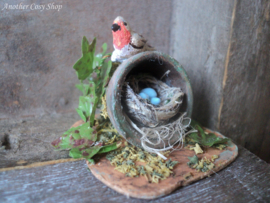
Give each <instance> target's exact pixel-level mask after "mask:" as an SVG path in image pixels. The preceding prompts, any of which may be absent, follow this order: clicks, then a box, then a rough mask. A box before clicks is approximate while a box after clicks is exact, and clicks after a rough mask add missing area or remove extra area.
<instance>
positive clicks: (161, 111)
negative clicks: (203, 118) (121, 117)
mask: <svg viewBox="0 0 270 203" xmlns="http://www.w3.org/2000/svg"><path fill="white" fill-rule="evenodd" d="M145 87H147V88H145ZM139 93H140V94H139ZM141 93H146V94H147V95H148V96H149V97H151V100H150V102H148V101H149V100H148V99H146V98H143V97H141V96H140V95H141ZM143 96H144V95H143ZM157 96H158V97H159V98H157ZM183 96H184V93H183V92H182V90H181V88H180V87H170V86H168V85H167V84H166V83H164V82H162V81H161V80H158V79H156V78H155V77H153V76H151V75H148V74H142V75H131V76H130V77H129V78H128V79H127V81H126V93H124V97H125V99H126V105H127V109H128V115H129V117H130V118H131V119H132V120H133V121H135V122H136V124H137V125H138V126H143V127H157V126H158V125H164V124H166V123H168V122H169V119H170V118H172V117H173V116H175V115H176V114H177V113H178V112H179V109H180V107H181V104H182V101H183Z"/></svg>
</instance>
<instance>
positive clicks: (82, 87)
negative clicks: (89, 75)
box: [75, 83, 90, 96]
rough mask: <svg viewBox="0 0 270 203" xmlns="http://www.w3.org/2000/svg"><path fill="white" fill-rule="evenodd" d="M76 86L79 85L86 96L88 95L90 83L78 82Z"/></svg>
mask: <svg viewBox="0 0 270 203" xmlns="http://www.w3.org/2000/svg"><path fill="white" fill-rule="evenodd" d="M75 87H77V88H78V89H79V90H80V91H81V92H82V93H83V95H84V96H86V95H87V94H88V93H89V89H90V87H89V84H83V83H81V84H76V85H75Z"/></svg>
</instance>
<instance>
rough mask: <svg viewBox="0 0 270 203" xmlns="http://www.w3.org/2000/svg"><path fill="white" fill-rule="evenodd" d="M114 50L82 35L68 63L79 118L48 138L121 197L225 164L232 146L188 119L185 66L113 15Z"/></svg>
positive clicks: (145, 193) (158, 192)
mask: <svg viewBox="0 0 270 203" xmlns="http://www.w3.org/2000/svg"><path fill="white" fill-rule="evenodd" d="M111 29H112V36H113V46H114V51H113V53H112V54H110V53H107V44H106V43H104V44H103V45H102V49H103V51H102V53H96V39H93V41H92V42H91V43H89V41H88V40H87V38H86V37H83V39H82V57H81V58H80V59H79V60H78V61H77V62H76V63H75V64H74V66H73V68H74V69H75V71H76V73H77V76H78V79H79V80H80V83H79V84H77V85H76V87H77V88H78V89H79V90H80V91H81V92H82V96H80V98H79V106H78V108H77V109H76V111H77V113H78V114H79V115H80V117H81V119H82V120H80V121H78V122H76V123H75V124H74V125H73V126H72V127H71V128H70V129H69V130H68V131H66V132H65V133H64V134H63V135H61V137H59V138H58V139H56V140H55V141H53V142H52V145H53V146H54V147H55V148H56V149H59V150H62V149H69V150H70V152H69V155H70V156H71V157H73V158H84V159H86V162H87V165H88V167H89V169H90V170H91V172H92V174H93V175H94V176H95V177H96V178H97V179H99V180H100V181H102V182H103V183H104V184H106V185H107V186H109V187H111V188H112V189H114V190H116V191H117V192H119V193H121V194H124V195H126V196H130V197H135V198H142V199H154V198H158V197H161V196H164V195H167V194H169V193H171V192H172V191H174V190H175V189H176V188H178V187H180V186H185V185H188V184H190V183H192V182H195V181H198V180H200V179H202V178H204V177H207V176H209V175H211V174H213V173H215V172H217V171H219V170H221V169H222V168H224V167H226V166H227V165H228V164H230V163H231V162H232V161H233V160H234V159H235V158H236V156H237V154H238V149H237V146H236V145H235V144H233V143H232V141H231V140H230V139H228V138H226V137H224V136H223V135H221V134H220V133H218V132H213V131H211V130H209V129H206V128H203V127H202V126H201V125H200V124H199V123H197V122H196V121H194V120H192V119H191V116H192V106H193V93H192V88H191V85H190V82H189V78H188V76H187V74H186V71H185V69H184V68H183V67H182V66H181V65H180V64H179V63H178V62H177V61H176V60H175V59H173V58H172V57H170V56H169V55H167V54H164V53H160V52H159V51H158V50H156V49H155V48H154V46H153V47H152V46H151V45H150V44H149V43H148V42H147V40H146V39H144V37H143V36H142V35H140V34H138V33H136V32H134V31H133V30H132V29H131V25H130V24H129V23H128V22H127V21H126V20H125V19H124V18H123V17H120V16H118V17H117V18H116V19H115V20H114V21H113V23H112V27H111Z"/></svg>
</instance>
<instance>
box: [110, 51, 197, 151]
mask: <svg viewBox="0 0 270 203" xmlns="http://www.w3.org/2000/svg"><path fill="white" fill-rule="evenodd" d="M168 70H170V73H169V74H168V77H167V76H166V81H165V82H166V83H167V84H168V85H169V86H173V87H181V89H182V91H183V92H184V93H185V96H184V100H183V103H182V106H181V109H180V112H181V113H183V112H186V113H187V115H186V116H188V117H191V113H192V105H193V95H192V89H191V86H190V82H189V79H188V76H187V74H186V71H185V70H184V68H183V67H182V66H181V65H180V64H179V63H178V62H177V61H176V60H175V59H173V58H171V57H170V56H168V55H166V54H163V53H160V52H157V51H154V52H152V51H151V52H143V53H140V54H137V55H135V56H133V57H131V58H129V59H127V60H126V61H124V62H123V63H122V64H121V65H120V66H119V67H118V68H117V70H116V71H115V72H114V74H113V77H112V78H111V80H110V83H109V85H108V88H107V92H106V101H107V110H108V114H109V117H110V120H111V122H112V124H113V125H114V127H115V128H116V129H117V131H118V132H119V133H120V134H121V135H122V136H124V137H125V138H126V139H127V141H128V142H130V143H131V144H133V145H135V146H140V145H141V141H140V138H141V135H140V133H138V132H137V131H136V130H135V129H134V127H133V126H132V125H131V124H130V122H128V120H129V118H127V115H126V113H125V111H124V108H123V104H124V102H125V101H123V98H122V97H121V93H122V88H123V84H124V82H125V80H126V78H127V77H128V76H129V75H131V74H137V73H148V74H151V75H152V76H154V77H156V78H161V77H162V76H163V75H164V74H165V73H166V72H167V71H168ZM181 113H179V114H177V115H176V116H174V117H173V118H172V119H171V120H172V121H173V120H176V119H177V118H179V116H180V115H181ZM155 147H156V148H158V147H157V146H155ZM159 147H163V145H162V146H159Z"/></svg>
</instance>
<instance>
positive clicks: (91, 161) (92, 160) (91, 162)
mask: <svg viewBox="0 0 270 203" xmlns="http://www.w3.org/2000/svg"><path fill="white" fill-rule="evenodd" d="M87 161H88V162H89V164H91V165H93V164H95V161H94V159H87ZM88 169H89V168H88ZM90 172H91V171H90Z"/></svg>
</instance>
